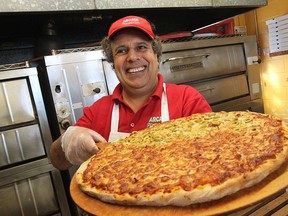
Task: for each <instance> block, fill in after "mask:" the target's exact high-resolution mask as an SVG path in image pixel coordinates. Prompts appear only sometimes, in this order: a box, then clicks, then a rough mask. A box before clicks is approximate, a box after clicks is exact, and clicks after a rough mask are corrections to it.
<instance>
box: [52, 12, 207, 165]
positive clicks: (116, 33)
mask: <svg viewBox="0 0 288 216" xmlns="http://www.w3.org/2000/svg"><path fill="white" fill-rule="evenodd" d="M102 47H103V50H104V53H105V55H106V57H107V60H108V61H109V62H111V63H112V65H113V67H114V69H115V73H116V75H117V78H118V80H119V82H120V83H119V84H118V86H116V88H115V90H114V92H113V94H112V95H108V96H104V97H102V98H101V99H99V100H97V101H96V102H95V103H94V104H93V105H92V106H90V107H86V108H85V109H84V115H83V117H81V118H80V119H79V120H78V122H77V123H76V124H75V125H74V126H70V127H69V128H68V129H67V131H66V132H65V133H64V134H63V135H62V136H61V137H59V138H58V139H57V140H56V141H55V142H54V143H53V144H52V146H51V149H50V152H51V154H50V155H51V161H52V163H53V165H54V166H55V167H57V168H58V169H68V168H69V167H70V166H71V165H72V164H80V163H82V162H84V161H85V160H87V159H88V158H89V157H90V156H92V155H93V154H95V153H96V152H97V151H98V147H97V145H96V144H95V142H96V143H97V142H106V141H109V142H110V141H114V140H116V139H119V138H122V137H125V136H127V135H129V134H130V133H132V132H133V131H138V130H142V129H144V128H147V127H150V126H152V125H153V124H156V123H160V122H164V121H169V120H171V119H176V118H180V117H184V116H189V115H191V114H193V113H205V112H210V111H211V108H210V106H209V104H208V103H207V101H206V100H205V99H204V98H203V96H202V95H201V94H200V93H199V92H197V91H196V90H195V89H194V88H192V87H191V86H187V85H175V84H168V83H167V84H166V83H164V81H163V77H162V75H161V74H160V73H159V70H158V69H159V62H160V57H161V41H160V39H159V37H158V36H157V35H155V29H154V27H153V25H152V24H151V23H149V22H148V21H147V20H146V19H144V18H142V17H138V16H127V17H124V18H121V19H119V20H117V21H115V22H114V23H113V24H112V25H111V27H110V29H109V32H108V36H107V37H105V38H104V39H103V40H102Z"/></svg>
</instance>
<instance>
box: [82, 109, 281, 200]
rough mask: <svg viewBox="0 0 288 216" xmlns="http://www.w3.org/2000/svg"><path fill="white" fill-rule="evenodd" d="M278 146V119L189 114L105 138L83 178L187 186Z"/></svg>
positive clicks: (226, 175)
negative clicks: (111, 139)
mask: <svg viewBox="0 0 288 216" xmlns="http://www.w3.org/2000/svg"><path fill="white" fill-rule="evenodd" d="M281 151H283V131H282V127H281V120H278V119H276V118H272V117H271V116H268V115H264V114H259V113H252V112H219V113H206V114H194V115H192V116H189V117H184V118H180V119H176V120H172V121H170V122H165V123H162V124H157V125H155V126H154V127H152V128H147V129H145V130H142V131H138V132H135V133H133V134H131V135H130V136H129V137H127V138H124V139H120V140H117V141H115V142H112V143H110V145H109V146H108V147H106V148H105V149H103V151H100V152H99V153H97V154H96V155H95V156H94V157H93V158H92V159H91V161H90V163H89V165H88V167H87V169H86V171H85V172H84V176H83V181H84V182H87V183H89V184H90V187H91V188H95V189H96V190H99V191H102V192H109V193H113V194H120V195H121V194H124V193H128V194H130V195H134V196H135V195H137V194H140V193H141V194H147V195H151V194H154V193H170V192H173V191H175V190H185V191H191V190H193V189H195V188H201V187H205V185H207V184H209V185H211V186H215V185H219V184H221V183H223V182H225V181H226V180H228V179H231V178H235V177H237V176H239V175H242V174H243V173H246V172H251V171H253V170H255V169H256V168H257V167H258V166H259V165H261V164H262V163H265V161H266V160H269V159H275V158H276V156H277V154H278V153H279V152H281Z"/></svg>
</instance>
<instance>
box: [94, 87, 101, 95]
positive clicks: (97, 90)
mask: <svg viewBox="0 0 288 216" xmlns="http://www.w3.org/2000/svg"><path fill="white" fill-rule="evenodd" d="M93 92H95V93H96V94H98V93H100V92H101V89H100V88H98V87H97V88H95V89H93Z"/></svg>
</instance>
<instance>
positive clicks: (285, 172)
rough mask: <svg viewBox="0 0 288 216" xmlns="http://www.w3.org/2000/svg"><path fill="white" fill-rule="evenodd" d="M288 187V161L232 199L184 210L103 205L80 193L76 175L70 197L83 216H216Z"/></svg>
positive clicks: (238, 208) (71, 185)
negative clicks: (87, 215) (85, 215)
mask: <svg viewBox="0 0 288 216" xmlns="http://www.w3.org/2000/svg"><path fill="white" fill-rule="evenodd" d="M287 187H288V161H286V162H285V163H284V164H283V165H282V166H281V167H280V168H279V169H278V170H276V171H275V172H274V173H272V174H270V175H269V176H268V177H267V178H265V179H264V180H263V181H261V182H260V183H258V184H257V185H255V186H253V187H251V188H247V189H244V190H241V191H239V192H237V193H235V194H233V195H230V196H227V197H224V198H222V199H220V200H217V201H212V202H208V203H203V204H196V205H190V206H187V207H175V206H164V207H148V206H123V205H113V204H108V203H105V202H102V201H100V200H98V199H95V198H93V197H90V196H88V195H86V194H85V193H83V192H82V191H81V190H80V188H79V187H78V185H77V183H76V180H75V175H74V176H73V178H72V181H71V184H70V193H71V197H72V199H73V200H74V202H75V203H76V205H77V206H78V207H79V208H81V209H82V210H84V211H85V212H87V213H89V214H92V215H99V216H100V215H123V216H132V215H133V216H140V215H141V216H142V215H145V216H147V215H157V216H168V215H181V216H182V215H183V216H185V215H189V216H194V215H195V216H196V215H197V216H199V215H218V214H228V213H232V212H235V211H237V210H240V209H243V208H246V207H250V206H252V205H255V204H257V203H259V202H261V201H263V200H265V199H268V198H269V197H272V196H274V195H275V194H278V193H280V192H282V191H285V189H286V188H287Z"/></svg>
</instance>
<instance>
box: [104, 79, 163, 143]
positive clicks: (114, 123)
mask: <svg viewBox="0 0 288 216" xmlns="http://www.w3.org/2000/svg"><path fill="white" fill-rule="evenodd" d="M163 89H164V90H163V92H162V98H161V122H165V121H169V109H168V102H167V96H166V85H165V83H163ZM118 125H119V104H114V105H113V110H112V117H111V131H110V135H109V138H108V142H112V141H115V140H117V139H120V138H124V137H126V136H128V135H129V134H130V133H123V132H118Z"/></svg>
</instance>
